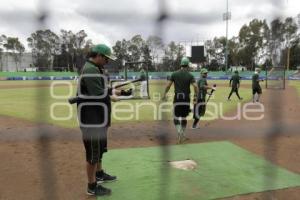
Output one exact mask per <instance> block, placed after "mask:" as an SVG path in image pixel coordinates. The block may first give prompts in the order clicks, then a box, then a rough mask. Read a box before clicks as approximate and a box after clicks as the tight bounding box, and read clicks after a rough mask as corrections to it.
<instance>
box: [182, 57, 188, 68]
mask: <svg viewBox="0 0 300 200" xmlns="http://www.w3.org/2000/svg"><path fill="white" fill-rule="evenodd" d="M189 64H190V60H189V59H188V58H187V57H183V58H182V59H181V62H180V66H185V65H189Z"/></svg>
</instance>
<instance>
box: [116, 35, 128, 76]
mask: <svg viewBox="0 0 300 200" xmlns="http://www.w3.org/2000/svg"><path fill="white" fill-rule="evenodd" d="M128 46H129V41H127V40H125V39H123V40H122V41H117V42H116V44H115V45H114V46H113V47H112V49H113V51H114V53H115V56H116V62H117V63H119V66H121V65H122V64H123V62H129V61H130V56H129V53H128ZM120 70H121V69H118V71H120Z"/></svg>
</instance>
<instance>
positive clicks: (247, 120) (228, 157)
mask: <svg viewBox="0 0 300 200" xmlns="http://www.w3.org/2000/svg"><path fill="white" fill-rule="evenodd" d="M214 83H215V84H217V90H216V91H215V93H214V95H213V96H212V97H211V99H210V101H209V104H208V105H207V111H206V115H205V119H203V120H201V121H200V128H199V129H191V119H192V114H190V116H189V119H190V120H189V121H188V128H187V131H186V136H187V138H188V140H187V141H186V142H184V144H180V145H176V130H175V128H174V126H173V123H172V104H171V103H172V97H171V96H170V97H169V98H168V101H167V102H162V101H161V100H160V94H161V93H162V91H163V90H164V86H165V84H166V81H163V80H153V81H151V82H150V97H151V99H150V100H148V99H138V100H120V101H117V102H113V107H112V108H113V113H112V126H111V128H110V130H109V137H108V143H109V144H108V145H109V149H110V150H109V151H108V153H106V154H105V156H104V160H103V164H104V168H105V170H106V171H107V172H109V173H111V174H114V175H117V176H118V181H116V182H113V183H107V184H105V186H107V187H109V188H111V189H112V195H111V196H109V197H105V198H101V199H124V200H125V199H126V200H127V199H128V200H129V199H130V200H138V199H145V200H148V199H149V200H152V199H170V200H171V199H172V200H173V199H176V200H177V199H178V200H181V199H195V200H196V199H197V200H198V199H203V200H206V199H228V200H229V199H231V200H234V199H242V200H250V199H264V198H267V197H268V199H270V198H273V199H295V200H296V199H299V197H298V196H299V193H300V174H299V173H300V154H299V152H300V151H299V150H300V136H299V130H298V129H299V119H300V112H299V111H300V104H299V102H300V101H299V100H300V82H299V81H289V82H288V83H287V86H286V89H285V90H279V89H278V90H274V89H273V90H269V89H264V90H263V95H262V98H261V104H252V103H251V98H252V94H251V82H249V81H242V84H241V88H240V95H241V96H242V97H243V100H242V101H239V100H238V99H237V97H236V96H235V94H233V95H232V97H231V99H232V100H231V101H227V96H228V93H229V92H230V88H229V86H228V81H221V80H218V81H213V80H209V81H208V84H214ZM172 90H173V89H172ZM75 93H76V82H75V81H1V82H0V99H1V100H0V119H1V120H0V156H1V162H0V171H1V176H0V199H1V200H2V199H3V200H4V199H5V200H6V199H7V200H8V199H9V200H10V199H23V200H26V199H72V200H73V199H80V200H82V199H88V197H87V196H86V195H85V189H86V188H85V187H86V177H85V162H84V161H85V158H84V157H85V155H84V147H83V145H82V141H81V133H80V130H79V128H78V122H77V115H76V106H75V105H72V106H71V105H69V104H68V103H67V99H68V98H69V97H70V96H73V95H75ZM169 93H170V94H172V91H170V92H169ZM162 103H164V104H165V106H164V107H163V109H162V107H160V105H161V104H162ZM162 136H166V141H167V142H166V141H165V140H162ZM162 144H167V145H162ZM182 160H193V161H194V162H195V163H196V166H194V168H193V169H190V170H183V169H177V168H173V167H171V165H170V162H171V161H182ZM99 199H100V198H99Z"/></svg>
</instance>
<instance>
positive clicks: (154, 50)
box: [146, 35, 164, 70]
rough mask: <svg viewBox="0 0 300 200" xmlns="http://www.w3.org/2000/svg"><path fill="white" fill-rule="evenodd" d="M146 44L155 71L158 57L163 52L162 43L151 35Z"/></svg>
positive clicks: (158, 38) (158, 60)
mask: <svg viewBox="0 0 300 200" xmlns="http://www.w3.org/2000/svg"><path fill="white" fill-rule="evenodd" d="M146 44H147V45H148V47H149V49H150V52H151V59H152V61H153V67H154V69H156V70H157V64H158V63H159V62H160V59H159V58H160V55H161V54H162V53H163V51H164V45H163V41H162V39H161V38H160V37H158V36H154V35H152V36H149V37H148V38H147V40H146Z"/></svg>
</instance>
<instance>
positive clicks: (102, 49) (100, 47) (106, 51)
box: [91, 44, 116, 60]
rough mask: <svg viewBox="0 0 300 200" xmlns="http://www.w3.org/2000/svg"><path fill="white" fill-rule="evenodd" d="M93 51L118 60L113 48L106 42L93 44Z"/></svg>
mask: <svg viewBox="0 0 300 200" xmlns="http://www.w3.org/2000/svg"><path fill="white" fill-rule="evenodd" d="M91 52H95V53H98V54H102V55H104V56H105V57H107V58H109V59H111V60H116V59H115V58H114V57H113V55H112V52H111V49H110V48H109V47H108V46H107V45H105V44H97V45H95V46H93V47H92V49H91Z"/></svg>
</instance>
